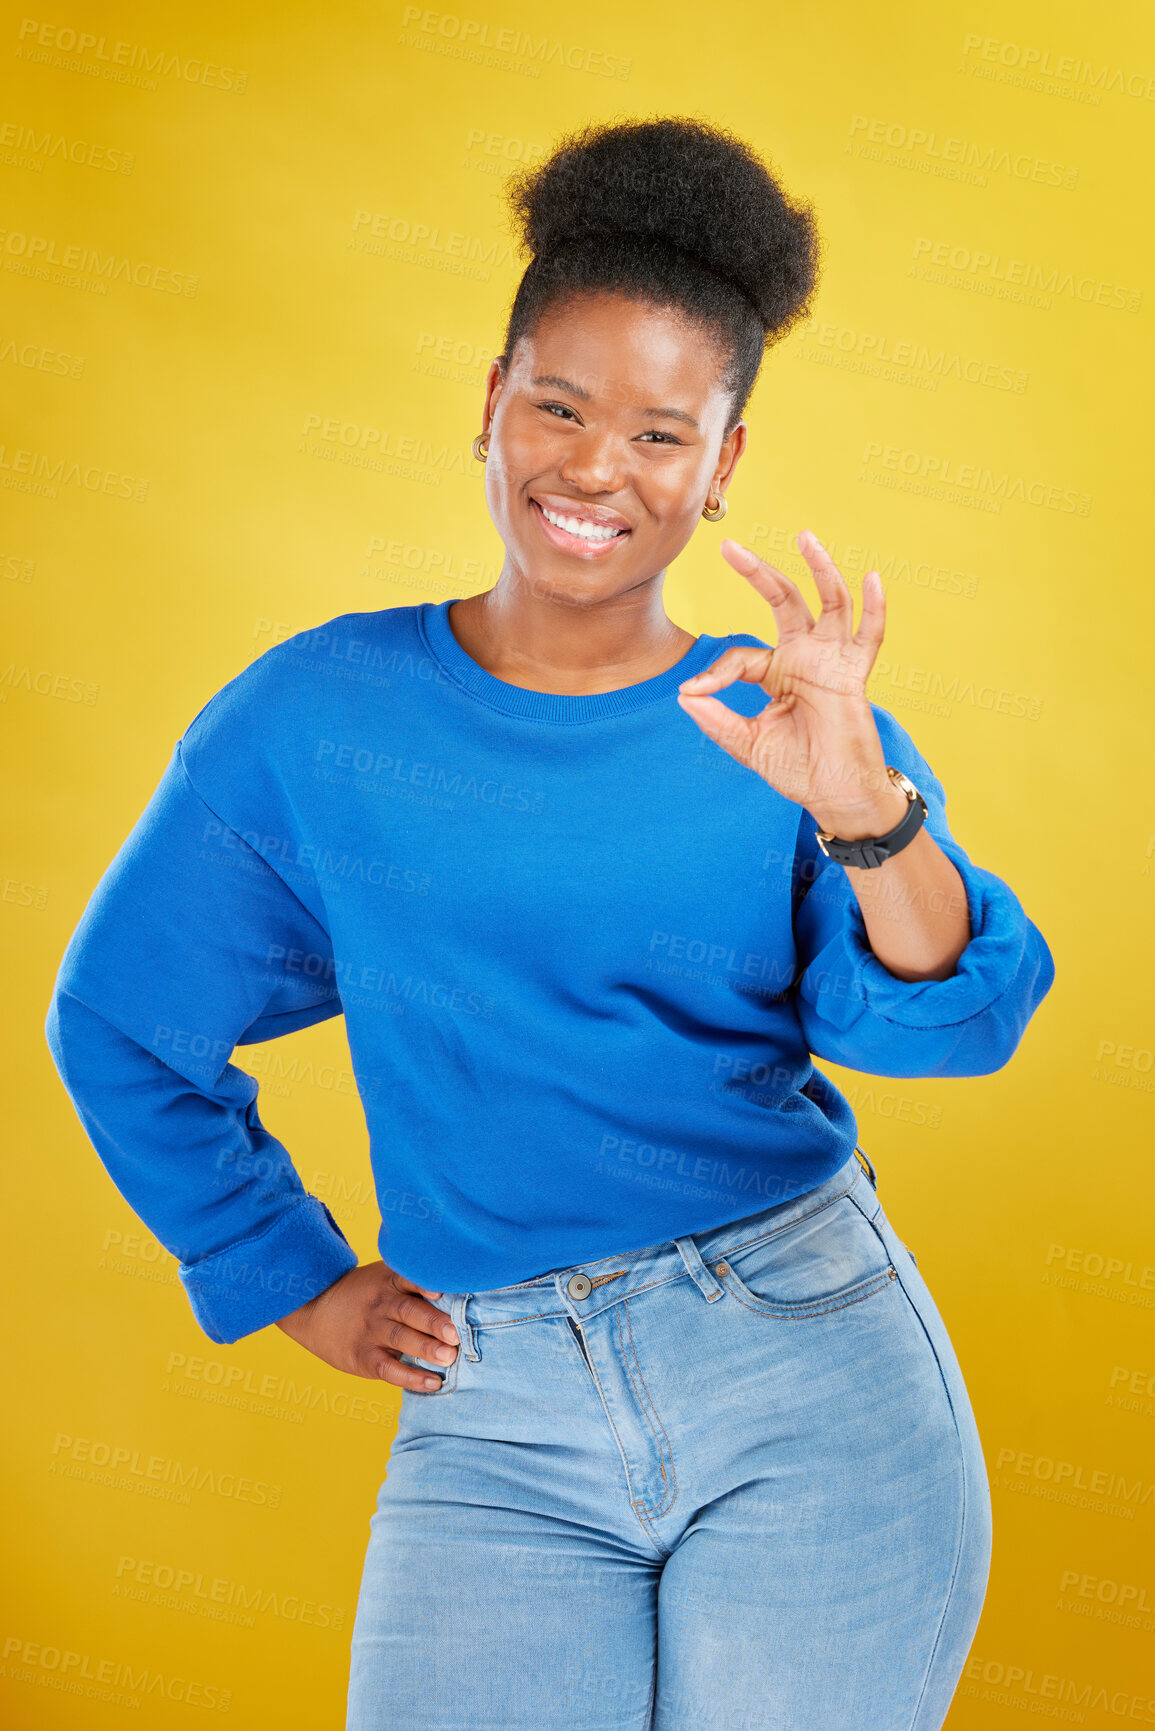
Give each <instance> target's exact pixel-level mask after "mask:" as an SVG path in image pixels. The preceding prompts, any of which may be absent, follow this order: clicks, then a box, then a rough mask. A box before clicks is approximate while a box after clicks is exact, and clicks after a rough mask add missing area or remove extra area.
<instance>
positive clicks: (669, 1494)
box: [617, 1299, 678, 1520]
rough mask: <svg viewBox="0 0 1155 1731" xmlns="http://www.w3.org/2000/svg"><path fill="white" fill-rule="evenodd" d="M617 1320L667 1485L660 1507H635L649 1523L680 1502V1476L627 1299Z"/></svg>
mask: <svg viewBox="0 0 1155 1731" xmlns="http://www.w3.org/2000/svg"><path fill="white" fill-rule="evenodd" d="M623 1310H624V1311H625V1313H626V1328H627V1330H628V1331H629V1336H630V1346H629V1353H628V1355H627V1352H626V1343H625V1341H624V1339H623V1338H622V1314H621V1313H622V1311H623ZM617 1320H618V1340H619V1342H620V1344H621V1348H622V1357H623V1358H624V1359H625V1361H626V1370H627V1374H628V1375H629V1379H630V1384H631V1386H632V1387H633V1390H634V1398H635V1400H636V1401H637V1403H638V1405H639V1406H640V1407H641V1408H642V1412H643V1415H644V1417H645V1420H646V1423H647V1424H648V1425H649V1427H650V1430H651V1431H652V1432H653V1436H654V1440H655V1442H656V1443H657V1444H658V1470H659V1472H660V1473H661V1475H662V1479H663V1481H664V1482H665V1486H666V1495H665V1496H664V1497H663V1498H662V1500H661V1502H660V1503H659V1504H658V1506H657V1507H656V1508H653V1509H645V1510H643V1505H642V1504H641V1503H637V1504H635V1507H636V1508H637V1510H638V1512H639V1513H642V1512H644V1513H645V1515H646V1517H647V1518H648V1519H649V1520H656V1519H657V1518H658V1517H659V1516H660V1515H665V1514H668V1513H669V1511H670V1510H671V1509H672V1508H673V1506H674V1503H675V1501H676V1499H677V1495H678V1477H677V1473H676V1472H675V1470H674V1451H673V1449H672V1448H671V1447H670V1439H669V1437H668V1436H667V1435H666V1432H665V1427H664V1426H663V1424H662V1421H661V1419H660V1418H658V1409H657V1407H656V1406H655V1405H654V1403H653V1401H652V1400H651V1398H650V1391H649V1389H648V1388H646V1379H645V1377H644V1376H643V1375H642V1367H641V1365H640V1364H639V1362H638V1355H637V1353H636V1352H635V1350H634V1325H633V1322H632V1320H631V1318H630V1304H629V1300H628V1299H626V1300H624V1302H623V1303H622V1304H621V1305H620V1306H619V1309H618V1319H617ZM631 1363H632V1364H633V1365H634V1366H635V1367H636V1369H637V1372H638V1381H639V1382H640V1383H641V1385H642V1388H643V1390H644V1392H645V1396H646V1401H645V1405H643V1404H642V1398H641V1395H639V1394H638V1390H637V1384H636V1383H634V1373H633V1370H632V1369H631V1368H630V1365H631ZM651 1413H653V1415H654V1417H653V1418H651V1417H650V1414H651ZM654 1419H657V1426H656V1427H655V1424H654ZM659 1433H660V1435H659ZM663 1447H664V1450H665V1453H666V1455H667V1456H668V1457H669V1462H670V1471H669V1474H668V1475H667V1473H666V1469H665V1466H664V1464H663V1462H662V1452H663ZM671 1487H672V1488H671Z"/></svg>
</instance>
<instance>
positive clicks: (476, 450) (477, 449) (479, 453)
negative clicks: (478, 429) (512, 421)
mask: <svg viewBox="0 0 1155 1731" xmlns="http://www.w3.org/2000/svg"><path fill="white" fill-rule="evenodd" d="M482 441H484V445H483V443H482ZM473 455H474V456H475V457H476V458H477V461H478V462H479V463H484V461H485V459H486V457H488V455H489V434H488V433H478V435H477V437H476V439H474V441H473Z"/></svg>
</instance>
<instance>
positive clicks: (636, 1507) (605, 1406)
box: [587, 1358, 670, 1558]
mask: <svg viewBox="0 0 1155 1731" xmlns="http://www.w3.org/2000/svg"><path fill="white" fill-rule="evenodd" d="M587 1362H588V1364H589V1367H590V1373H591V1375H592V1376H593V1379H594V1382H595V1383H596V1384H597V1390H598V1394H599V1395H600V1397H601V1403H602V1410H603V1411H604V1413H605V1415H606V1419H607V1421H608V1423H609V1427H610V1429H611V1430H612V1431H613V1433H614V1441H615V1442H616V1443H617V1445H618V1453H619V1454H620V1455H621V1457H622V1466H623V1467H624V1468H625V1473H626V1489H627V1490H628V1491H629V1494H630V1507H631V1509H632V1510H633V1511H634V1516H635V1518H636V1519H637V1522H638V1525H639V1526H640V1527H641V1529H642V1531H643V1532H644V1533H645V1535H646V1537H647V1538H648V1539H649V1541H650V1543H651V1544H652V1545H653V1547H654V1549H655V1550H656V1551H657V1553H658V1555H659V1556H660V1557H663V1558H668V1557H669V1555H670V1552H669V1551H668V1550H667V1549H666V1547H665V1545H663V1544H660V1543H659V1541H658V1540H657V1539H656V1538H655V1537H654V1535H653V1533H651V1532H650V1530H649V1528H648V1527H647V1526H646V1523H645V1521H644V1520H643V1519H642V1516H641V1513H640V1504H639V1503H637V1502H636V1501H635V1499H634V1482H633V1480H632V1479H631V1477H630V1462H629V1457H628V1456H627V1454H626V1451H625V1448H624V1447H623V1445H622V1439H621V1437H620V1436H619V1435H618V1427H617V1425H616V1424H615V1423H614V1415H613V1414H612V1413H611V1411H610V1403H609V1401H608V1400H607V1399H606V1392H605V1389H604V1388H603V1387H602V1379H601V1377H600V1376H599V1375H598V1369H597V1365H596V1364H595V1363H594V1362H593V1359H592V1358H591V1359H589V1360H587Z"/></svg>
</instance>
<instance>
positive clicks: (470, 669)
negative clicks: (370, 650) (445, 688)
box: [417, 596, 720, 723]
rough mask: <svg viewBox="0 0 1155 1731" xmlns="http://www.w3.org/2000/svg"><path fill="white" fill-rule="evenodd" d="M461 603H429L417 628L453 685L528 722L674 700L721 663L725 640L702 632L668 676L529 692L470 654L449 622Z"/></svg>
mask: <svg viewBox="0 0 1155 1731" xmlns="http://www.w3.org/2000/svg"><path fill="white" fill-rule="evenodd" d="M458 599H459V597H458V596H453V597H452V598H451V599H450V600H448V601H424V602H422V603H421V605H420V607H419V608H418V613H417V619H418V629H419V630H420V632H421V635H422V637H423V638H424V640H425V644H426V647H427V648H428V649H429V652H430V654H431V655H433V657H434V658H435V659H436V660H437V661H438V662H440V664H441V666H442V668H443V669H444V670H445V672H446V673H448V675H449V676H450V678H451V679H452V680H453V681H454V683H455V684H456V685H458V686H460V688H461V689H462V690H463V691H465V692H467V693H468V694H469V695H470V696H471V697H474V698H476V699H477V700H478V701H479V702H481V703H486V704H488V705H489V706H490V708H492V709H500V710H503V711H504V713H505V714H506V715H520V716H523V717H524V718H525V719H526V720H528V721H553V722H560V723H566V722H569V723H573V722H581V721H601V720H603V719H605V718H607V717H609V716H613V715H628V714H630V713H631V712H632V711H633V710H636V709H643V708H644V707H645V706H646V705H647V704H649V703H655V702H657V701H658V700H659V699H660V698H663V697H668V696H671V695H672V694H673V693H674V692H675V691H677V689H678V686H679V685H680V684H681V682H682V680H683V679H688V678H689V677H690V675H691V674H692V673H697V672H699V671H700V670H701V669H702V668H703V667H705V666H706V665H707V664H708V663H709V662H711V661H713V660H716V659H717V654H718V647H717V646H718V644H719V642H720V639H719V638H717V637H711V636H709V635H708V634H707V633H703V634H702V636H700V637H699V638H698V640H697V642H696V643H693V644H691V646H690V648H689V649H687V651H686V653H685V654H684V655H683V656H682V658H681V660H680V661H675V663H674V665H673V666H672V667H668V668H667V669H666V671H665V672H664V673H656V674H655V675H654V676H653V678H652V679H643V680H641V681H640V682H639V683H638V684H637V685H624V686H622V687H621V688H620V689H619V690H617V691H595V692H588V693H585V694H584V695H580V696H575V695H572V694H569V693H563V692H555V691H530V690H527V689H526V688H525V687H524V686H522V685H510V684H509V683H508V682H507V681H506V680H504V679H495V678H494V676H493V674H492V673H489V672H487V670H486V669H485V668H484V667H482V666H481V664H480V662H477V661H474V659H473V657H472V656H471V655H468V654H466V652H465V650H464V649H463V648H462V647H461V645H460V643H458V641H457V639H456V637H455V636H454V635H453V627H452V626H451V625H450V623H449V609H450V608H451V607H452V606H453V602H454V601H455V600H458Z"/></svg>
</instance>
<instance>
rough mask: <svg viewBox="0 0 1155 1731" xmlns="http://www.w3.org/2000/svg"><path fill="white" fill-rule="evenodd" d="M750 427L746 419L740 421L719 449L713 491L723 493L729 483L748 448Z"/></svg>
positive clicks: (712, 485) (712, 483) (712, 484)
mask: <svg viewBox="0 0 1155 1731" xmlns="http://www.w3.org/2000/svg"><path fill="white" fill-rule="evenodd" d="M748 430H749V429H748V428H747V425H746V422H745V421H739V422H738V425H737V426H736V427H735V428H734V430H733V432H730V433H727V435H726V437H725V438H724V439H723V440H722V444H721V447H720V449H719V451H718V466H717V468H716V469H715V470H714V479H713V481H712V482H711V483H710V488H711V491H712V492H715V493H719V494H720V493H721V491H722V489H723V488H724V487H725V486H727V485H728V483H729V480H730V477H731V476H732V475H733V473H734V470H735V469H736V468H737V466H738V459H739V457H740V456H741V455H742V452H743V451H744V450H745V449H746V434H747V432H748Z"/></svg>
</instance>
